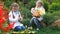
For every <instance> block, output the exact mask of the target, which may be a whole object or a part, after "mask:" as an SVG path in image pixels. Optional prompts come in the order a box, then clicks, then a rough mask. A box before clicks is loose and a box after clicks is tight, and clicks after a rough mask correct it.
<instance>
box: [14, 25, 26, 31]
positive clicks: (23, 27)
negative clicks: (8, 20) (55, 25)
mask: <svg viewBox="0 0 60 34" xmlns="http://www.w3.org/2000/svg"><path fill="white" fill-rule="evenodd" d="M24 29H25V26H16V27H15V30H16V31H20V30H24Z"/></svg>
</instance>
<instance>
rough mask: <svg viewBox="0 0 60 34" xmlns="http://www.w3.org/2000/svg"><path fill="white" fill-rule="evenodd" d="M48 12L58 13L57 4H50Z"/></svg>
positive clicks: (59, 7)
mask: <svg viewBox="0 0 60 34" xmlns="http://www.w3.org/2000/svg"><path fill="white" fill-rule="evenodd" d="M49 10H50V11H59V10H60V5H59V4H57V3H52V4H51V5H50V6H49Z"/></svg>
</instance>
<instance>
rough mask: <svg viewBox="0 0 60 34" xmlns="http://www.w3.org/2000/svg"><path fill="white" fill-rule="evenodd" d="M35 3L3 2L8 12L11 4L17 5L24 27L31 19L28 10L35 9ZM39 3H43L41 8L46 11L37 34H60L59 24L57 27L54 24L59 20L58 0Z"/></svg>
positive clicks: (33, 0) (19, 0)
mask: <svg viewBox="0 0 60 34" xmlns="http://www.w3.org/2000/svg"><path fill="white" fill-rule="evenodd" d="M36 1H37V0H3V2H4V8H6V9H7V10H9V11H10V5H11V4H12V3H13V2H17V3H18V4H19V7H20V9H19V11H20V12H21V14H22V16H23V21H22V23H23V24H24V25H28V23H29V22H30V19H31V18H32V15H31V12H30V10H31V8H32V7H35V4H36ZM41 1H42V2H43V3H44V5H43V6H44V8H45V10H46V14H45V15H44V20H43V24H41V29H40V30H39V31H37V34H60V22H59V23H57V25H56V24H55V22H56V21H57V20H60V0H41ZM58 24H59V25H58ZM52 25H53V26H54V27H53V26H52ZM33 26H35V25H33ZM56 26H57V27H56ZM33 30H34V29H33ZM34 31H35V30H34Z"/></svg>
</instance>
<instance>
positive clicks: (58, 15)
mask: <svg viewBox="0 0 60 34" xmlns="http://www.w3.org/2000/svg"><path fill="white" fill-rule="evenodd" d="M58 19H60V11H58V12H57V11H56V12H53V13H46V14H45V15H44V20H43V21H44V22H45V23H46V24H47V25H49V24H52V23H54V22H55V21H56V20H58Z"/></svg>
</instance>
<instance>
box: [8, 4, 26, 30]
mask: <svg viewBox="0 0 60 34" xmlns="http://www.w3.org/2000/svg"><path fill="white" fill-rule="evenodd" d="M18 9H19V5H18V4H17V3H13V4H12V5H11V11H10V13H9V21H10V23H12V22H15V24H14V27H13V29H15V30H17V31H18V30H23V29H25V27H24V25H23V24H22V23H20V21H21V19H22V17H21V14H20V12H19V11H18Z"/></svg>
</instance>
